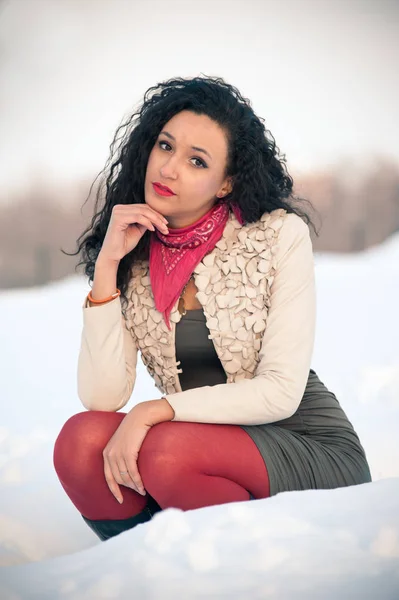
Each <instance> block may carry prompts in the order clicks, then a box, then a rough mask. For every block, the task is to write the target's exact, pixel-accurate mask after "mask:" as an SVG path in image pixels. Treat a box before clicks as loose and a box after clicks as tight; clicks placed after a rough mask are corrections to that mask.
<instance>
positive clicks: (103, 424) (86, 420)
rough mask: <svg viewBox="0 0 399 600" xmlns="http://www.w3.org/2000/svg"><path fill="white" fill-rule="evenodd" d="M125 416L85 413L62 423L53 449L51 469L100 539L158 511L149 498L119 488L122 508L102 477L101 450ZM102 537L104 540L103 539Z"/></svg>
mask: <svg viewBox="0 0 399 600" xmlns="http://www.w3.org/2000/svg"><path fill="white" fill-rule="evenodd" d="M124 417H125V413H114V412H105V411H87V412H82V413H78V414H77V415H74V416H73V417H71V418H70V419H68V421H67V422H66V423H65V425H64V426H63V428H62V429H61V432H60V433H59V435H58V438H57V440H56V443H55V446H54V467H55V470H56V472H57V475H58V478H59V480H60V482H61V485H62V486H63V488H64V490H65V491H66V493H67V494H68V496H69V498H70V499H71V501H72V502H73V504H74V505H75V506H76V508H77V509H78V511H79V512H80V513H81V515H82V516H83V519H84V520H85V522H86V523H87V524H88V525H89V526H90V527H91V528H92V529H93V530H94V531H95V533H96V534H97V535H98V536H99V537H100V538H101V539H107V538H108V537H111V535H116V534H117V533H120V532H121V531H124V530H125V529H130V528H131V527H133V526H134V525H136V524H137V523H142V522H144V521H148V520H149V519H150V518H151V516H152V514H153V513H154V512H156V511H157V510H159V507H158V506H157V505H156V503H155V502H154V501H153V499H152V498H149V496H148V495H147V496H145V497H144V496H141V495H140V494H138V493H137V492H135V491H133V490H132V489H130V488H128V487H125V486H122V487H121V491H122V495H123V504H119V502H118V501H117V500H116V499H115V498H114V496H113V494H112V493H111V491H110V489H109V488H108V485H107V482H106V480H105V477H104V459H103V455H102V452H103V449H104V448H105V446H106V445H107V443H108V441H109V440H110V438H111V437H112V436H113V434H114V432H115V430H116V429H117V428H118V427H119V425H120V423H121V421H122V420H123V418H124ZM104 536H105V537H104Z"/></svg>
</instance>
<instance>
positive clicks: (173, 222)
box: [167, 203, 215, 229]
mask: <svg viewBox="0 0 399 600" xmlns="http://www.w3.org/2000/svg"><path fill="white" fill-rule="evenodd" d="M214 206H215V203H214V204H211V205H209V206H207V207H206V208H204V209H203V210H202V211H201V212H198V213H197V214H196V215H192V214H191V215H174V216H171V217H169V216H168V217H167V219H168V229H184V228H185V227H190V225H194V224H195V223H196V222H197V221H199V220H200V219H202V217H203V216H204V215H206V214H207V213H208V212H209V211H210V210H211V208H213V207H214Z"/></svg>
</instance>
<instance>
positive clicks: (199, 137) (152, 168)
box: [144, 110, 231, 228]
mask: <svg viewBox="0 0 399 600" xmlns="http://www.w3.org/2000/svg"><path fill="white" fill-rule="evenodd" d="M193 146H194V147H196V149H193ZM199 149H201V150H199ZM227 152H228V146H227V139H226V136H225V133H224V132H223V130H222V129H221V128H220V126H219V125H218V124H217V123H215V121H212V119H210V118H209V117H207V116H206V115H197V114H195V113H192V112H190V111H188V110H184V111H181V112H180V113H178V114H176V115H175V116H174V117H173V118H172V119H170V120H169V121H168V122H167V123H166V124H165V125H164V127H163V128H162V130H161V133H160V134H159V136H158V138H157V140H156V142H155V144H154V147H153V149H152V150H151V153H150V156H149V158H148V163H147V171H146V176H145V184H144V195H145V202H146V204H148V205H149V206H150V207H151V208H153V209H154V210H156V211H158V212H160V213H161V214H162V215H163V216H164V217H166V218H167V219H168V222H169V227H172V228H180V227H187V226H188V225H191V224H192V223H194V222H195V221H197V220H198V219H200V218H201V217H202V216H203V215H204V214H205V213H207V212H208V210H210V209H211V207H212V206H213V205H214V204H215V202H216V201H217V200H218V197H220V198H221V197H223V196H225V195H226V194H228V193H229V192H230V191H231V182H230V179H229V178H225V177H224V173H225V168H226V162H227ZM154 182H158V183H160V184H161V185H163V186H166V187H168V188H170V189H171V190H172V192H174V194H175V195H173V196H161V195H160V194H159V193H157V191H156V190H155V189H154V187H153V183H154Z"/></svg>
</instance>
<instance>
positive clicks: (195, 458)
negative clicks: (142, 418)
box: [138, 421, 269, 510]
mask: <svg viewBox="0 0 399 600" xmlns="http://www.w3.org/2000/svg"><path fill="white" fill-rule="evenodd" d="M138 467H139V472H140V475H141V477H142V479H143V483H144V487H145V489H146V490H147V492H148V493H149V494H150V495H151V496H152V497H153V498H155V500H156V501H157V503H158V504H159V505H160V506H161V507H162V508H170V507H174V508H180V509H182V510H190V509H194V508H200V507H202V506H211V505H214V504H224V503H227V502H237V501H240V500H249V498H250V493H251V494H252V495H253V496H254V497H255V498H266V497H268V496H269V478H268V474H267V470H266V466H265V463H264V461H263V459H262V456H261V455H260V453H259V451H258V449H257V447H256V445H255V443H254V442H253V441H252V439H251V438H250V437H249V435H248V434H247V433H246V432H245V431H244V430H243V429H241V427H238V426H237V425H214V424H208V423H184V422H173V421H171V422H167V423H160V424H158V425H155V426H154V427H152V429H150V431H149V432H148V434H147V436H146V438H145V440H144V442H143V445H142V447H141V450H140V453H139V461H138Z"/></svg>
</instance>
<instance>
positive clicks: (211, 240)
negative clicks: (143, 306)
mask: <svg viewBox="0 0 399 600" xmlns="http://www.w3.org/2000/svg"><path fill="white" fill-rule="evenodd" d="M232 210H233V212H234V214H235V216H236V218H237V219H238V221H239V222H240V223H241V224H243V219H242V215H241V212H240V209H239V208H238V206H236V205H235V206H233V207H232ZM228 217H229V206H228V204H227V203H226V202H219V203H217V204H215V205H214V206H213V207H212V208H211V209H210V210H209V211H208V212H207V213H206V214H205V215H204V216H203V217H201V218H200V219H198V221H196V222H195V223H192V224H191V225H189V226H188V227H182V228H180V229H170V230H169V234H168V235H164V234H163V233H161V232H160V231H158V229H156V230H155V231H154V232H153V233H152V235H151V241H150V261H149V270H150V281H151V287H152V293H153V295H154V301H155V307H156V309H157V310H158V311H159V312H161V313H163V316H164V319H165V323H166V325H167V327H168V328H169V330H171V325H170V319H169V317H170V313H171V311H172V308H173V306H174V305H175V303H176V301H177V300H178V298H180V296H181V293H182V291H183V289H184V286H185V285H186V283H187V282H188V280H189V279H190V277H191V275H192V273H193V270H194V268H195V267H196V266H197V264H198V263H199V262H200V261H201V260H202V259H203V258H204V256H205V255H206V254H208V252H211V251H212V250H213V248H214V247H215V245H216V243H217V242H218V241H219V240H220V238H221V237H222V234H223V230H224V228H225V225H226V223H227V220H228Z"/></svg>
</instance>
